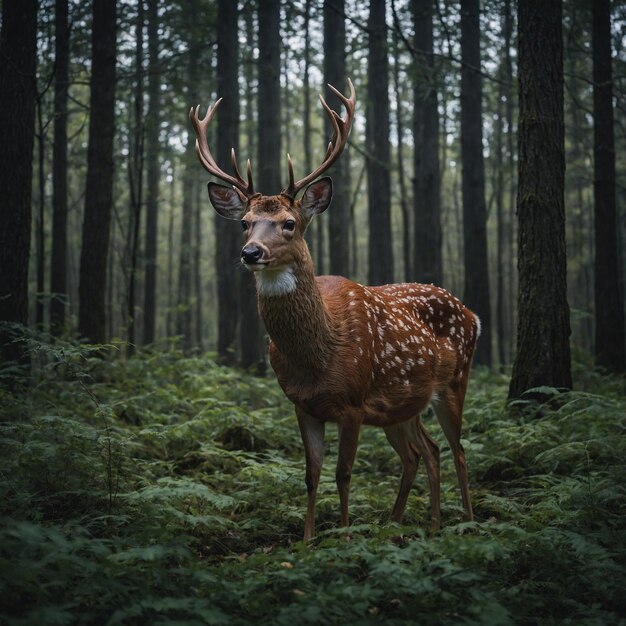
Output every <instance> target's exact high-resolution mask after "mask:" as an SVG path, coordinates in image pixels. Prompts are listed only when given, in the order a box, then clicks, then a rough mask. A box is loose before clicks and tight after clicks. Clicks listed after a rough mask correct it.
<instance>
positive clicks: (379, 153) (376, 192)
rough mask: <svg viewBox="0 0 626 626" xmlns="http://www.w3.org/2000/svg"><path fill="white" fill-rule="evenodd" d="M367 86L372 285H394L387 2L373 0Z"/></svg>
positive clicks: (370, 271) (368, 192)
mask: <svg viewBox="0 0 626 626" xmlns="http://www.w3.org/2000/svg"><path fill="white" fill-rule="evenodd" d="M368 32H369V53H368V75H369V77H370V79H369V80H368V83H367V129H366V141H367V203H368V215H369V245H368V259H369V274H368V280H369V283H370V284H372V285H382V284H385V283H391V282H393V268H394V264H393V246H392V241H391V180H390V165H391V151H390V147H389V62H388V55H387V25H386V23H385V0H370V12H369V19H368Z"/></svg>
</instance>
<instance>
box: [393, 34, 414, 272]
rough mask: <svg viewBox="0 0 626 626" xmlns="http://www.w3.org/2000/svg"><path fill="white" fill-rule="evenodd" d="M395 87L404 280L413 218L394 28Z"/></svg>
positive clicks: (398, 52)
mask: <svg viewBox="0 0 626 626" xmlns="http://www.w3.org/2000/svg"><path fill="white" fill-rule="evenodd" d="M393 87H394V91H395V100H396V141H397V144H398V147H397V159H398V183H399V187H400V210H401V212H402V259H403V265H404V268H403V269H404V274H403V276H404V280H405V281H407V282H410V281H411V280H413V271H412V267H411V266H412V263H411V218H410V215H409V200H408V198H407V189H406V177H405V174H404V150H403V149H402V145H403V143H404V119H403V117H402V106H403V105H402V85H401V79H400V50H399V46H398V30H397V28H394V29H393Z"/></svg>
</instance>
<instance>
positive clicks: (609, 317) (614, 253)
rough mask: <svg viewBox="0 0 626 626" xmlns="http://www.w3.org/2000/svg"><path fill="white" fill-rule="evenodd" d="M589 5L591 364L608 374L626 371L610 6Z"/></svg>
mask: <svg viewBox="0 0 626 626" xmlns="http://www.w3.org/2000/svg"><path fill="white" fill-rule="evenodd" d="M592 6H593V117H594V126H593V128H594V142H593V155H594V185H593V189H594V201H595V234H596V237H595V251H596V258H595V314H596V328H595V339H596V341H595V344H596V345H595V355H596V363H598V365H602V366H603V367H606V368H607V369H609V370H611V371H613V372H623V371H624V369H625V368H626V348H625V340H624V294H623V285H622V284H621V283H620V279H619V274H620V272H619V252H618V243H617V232H618V227H617V226H618V223H617V210H616V204H615V199H616V198H615V142H614V137H613V74H612V68H611V6H610V1H609V0H594V2H592Z"/></svg>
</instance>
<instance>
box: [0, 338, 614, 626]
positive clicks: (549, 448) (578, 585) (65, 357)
mask: <svg viewBox="0 0 626 626" xmlns="http://www.w3.org/2000/svg"><path fill="white" fill-rule="evenodd" d="M31 348H32V351H33V354H34V355H35V356H34V363H35V366H36V367H35V368H34V371H35V374H34V376H33V379H32V381H31V386H30V389H29V390H28V391H27V392H26V393H24V394H23V395H21V396H20V397H15V396H12V395H9V394H7V393H4V395H0V420H1V421H2V424H1V425H0V427H1V429H2V435H1V438H0V494H1V495H0V508H1V510H0V517H1V524H0V623H7V624H33V625H46V624H81V625H82V624H129V625H130V624H133V625H134V624H150V625H153V624H154V625H160V624H171V625H174V624H176V625H183V624H184V625H192V624H193V625H196V624H198V625H200V624H225V625H228V624H285V625H289V626H292V625H300V624H342V625H350V624H376V623H381V624H455V623H459V624H461V623H462V624H498V625H500V624H502V625H504V624H542V625H545V624H577V625H578V624H603V625H604V624H619V623H626V591H625V590H626V532H625V530H626V524H625V521H626V517H625V514H626V436H625V435H626V432H625V430H626V381H625V380H624V379H623V378H621V379H620V378H614V377H608V376H605V375H602V374H600V373H598V372H597V371H594V370H593V369H592V368H591V367H589V365H588V363H586V362H585V360H584V359H583V358H581V359H579V360H578V361H577V363H576V366H575V372H574V375H575V381H576V391H573V392H568V393H558V392H557V391H556V390H553V389H549V388H542V389H541V390H539V392H537V393H536V394H530V395H529V397H528V398H527V399H526V400H524V401H522V402H519V403H518V404H517V406H516V407H515V409H514V410H511V409H507V408H506V407H505V398H506V392H507V384H508V378H507V376H506V375H500V374H494V373H488V372H486V371H481V370H478V371H476V372H475V373H474V374H473V378H472V380H471V382H470V389H469V393H468V398H467V405H466V410H465V426H464V439H463V443H464V446H465V449H466V452H467V457H468V464H469V468H470V487H471V490H472V496H473V500H474V510H475V514H476V521H474V522H471V523H469V522H464V521H463V510H462V507H461V501H460V496H459V492H458V487H457V483H456V478H455V474H454V468H453V464H452V459H451V457H450V454H449V451H448V448H447V445H446V444H444V441H443V438H442V435H441V432H440V428H439V427H438V425H437V424H436V421H435V420H434V419H433V417H432V416H431V415H427V416H426V417H425V423H426V426H427V428H428V430H429V432H430V433H431V434H432V435H433V436H435V437H436V438H437V439H438V441H439V442H440V444H441V449H442V458H441V461H442V525H443V528H442V530H441V531H440V532H438V533H436V534H431V533H429V532H428V522H427V520H428V517H429V513H428V493H427V488H426V480H425V474H424V470H423V467H421V468H420V472H419V474H418V479H417V481H416V485H415V487H414V488H413V490H412V492H411V496H410V499H409V504H408V507H407V515H406V519H405V525H403V526H399V525H396V524H393V523H391V522H390V521H389V513H390V510H391V507H392V504H393V501H394V498H395V494H396V490H397V486H398V482H399V476H400V463H399V461H398V459H397V457H396V456H395V453H394V452H393V450H392V449H391V448H390V446H389V444H388V443H387V441H386V439H385V436H384V433H383V432H382V430H379V429H374V428H366V429H364V431H363V432H362V438H361V445H360V448H359V452H358V455H357V461H356V463H355V468H354V475H353V480H352V488H351V504H350V513H351V520H352V524H353V526H352V528H351V531H350V539H349V540H346V537H345V532H344V531H342V529H341V528H339V525H338V517H339V513H338V510H339V505H338V497H337V494H336V490H335V484H334V457H335V455H336V449H337V439H336V433H335V432H334V430H335V429H331V428H329V429H328V431H329V432H328V435H327V436H328V439H329V443H328V451H327V457H326V461H325V466H324V469H323V471H322V481H321V485H320V494H319V501H318V536H317V538H316V539H315V540H314V541H313V542H312V543H309V544H305V543H303V542H302V541H300V538H301V535H302V530H303V525H304V508H305V500H306V489H305V486H304V455H303V451H302V444H301V442H300V437H299V432H298V428H297V424H296V421H295V416H294V411H293V408H292V407H291V405H290V404H289V402H288V401H286V400H285V399H284V397H283V395H282V393H281V391H280V389H279V388H278V386H277V384H276V383H275V381H274V379H273V377H270V378H267V379H259V378H255V377H252V376H248V375H246V374H242V373H241V372H240V371H237V370H234V369H229V368H225V367H220V366H218V365H216V364H215V362H214V361H213V360H211V359H210V358H209V357H197V358H185V357H183V355H182V354H181V353H180V352H179V351H177V350H176V349H175V348H174V347H171V346H170V347H168V349H166V350H163V351H159V352H157V351H155V352H145V353H143V354H140V355H139V356H136V357H134V358H132V359H130V360H128V361H125V360H123V359H120V358H111V359H106V360H104V361H103V360H102V359H99V358H97V357H96V356H95V355H94V354H93V353H92V352H91V351H90V350H89V349H88V348H84V347H78V346H76V345H72V344H64V345H58V344H57V345H54V346H53V345H49V344H47V343H46V342H44V341H41V340H33V341H32V344H31ZM9 374H11V372H10V371H9V370H8V369H6V368H5V369H4V370H0V377H2V376H6V375H9Z"/></svg>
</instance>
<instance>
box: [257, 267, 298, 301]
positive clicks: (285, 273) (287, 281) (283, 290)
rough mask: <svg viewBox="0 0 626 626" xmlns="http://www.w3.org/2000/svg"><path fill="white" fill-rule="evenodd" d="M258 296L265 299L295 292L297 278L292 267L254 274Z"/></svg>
mask: <svg viewBox="0 0 626 626" xmlns="http://www.w3.org/2000/svg"><path fill="white" fill-rule="evenodd" d="M254 277H255V278H256V286H257V289H258V290H259V294H260V295H262V296H265V297H271V296H284V295H287V294H288V293H292V292H294V291H295V290H296V285H297V282H298V280H297V278H296V277H295V275H294V273H293V268H292V267H283V268H281V269H276V270H262V271H260V272H255V273H254Z"/></svg>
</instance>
